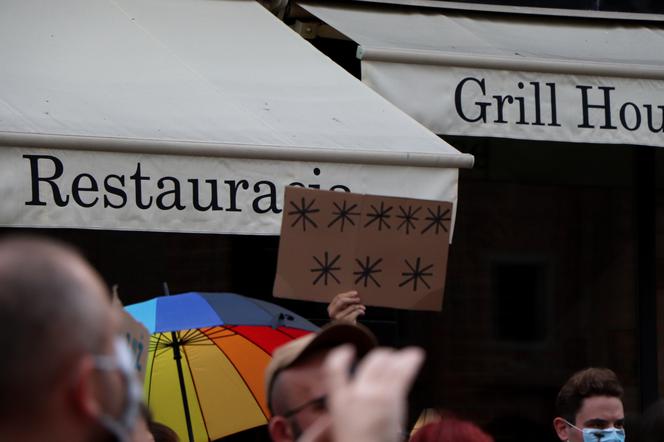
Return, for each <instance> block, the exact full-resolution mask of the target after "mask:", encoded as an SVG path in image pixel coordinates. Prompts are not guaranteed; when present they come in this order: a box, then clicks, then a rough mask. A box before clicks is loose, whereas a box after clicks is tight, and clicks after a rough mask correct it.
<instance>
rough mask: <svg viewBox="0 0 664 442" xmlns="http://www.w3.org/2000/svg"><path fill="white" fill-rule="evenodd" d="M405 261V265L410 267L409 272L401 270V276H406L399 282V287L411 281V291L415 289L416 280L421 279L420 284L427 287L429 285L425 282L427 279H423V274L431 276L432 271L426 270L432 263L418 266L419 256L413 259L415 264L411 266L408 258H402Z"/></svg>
mask: <svg viewBox="0 0 664 442" xmlns="http://www.w3.org/2000/svg"><path fill="white" fill-rule="evenodd" d="M404 261H405V262H406V265H407V266H408V268H410V272H403V273H402V274H401V276H407V277H408V278H406V279H405V280H404V281H403V282H402V283H401V284H399V287H403V286H405V285H406V284H408V283H410V282H412V283H413V291H417V281H422V284H424V285H425V286H427V288H428V289H430V288H431V287H430V286H429V284H428V283H427V281H426V280H425V279H424V277H425V276H431V275H433V273H431V272H427V270H429V269H430V268H431V267H433V264H429V265H428V266H426V267H424V268H420V258H417V260H416V261H415V266H413V265H412V264H411V263H410V262H408V260H407V259H406V260H404Z"/></svg>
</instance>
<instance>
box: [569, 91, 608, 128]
mask: <svg viewBox="0 0 664 442" xmlns="http://www.w3.org/2000/svg"><path fill="white" fill-rule="evenodd" d="M576 88H577V89H580V90H581V106H582V110H583V124H580V125H578V126H577V127H583V128H594V127H595V126H593V125H591V124H590V115H589V112H588V111H589V110H590V109H604V125H603V126H600V129H618V127H616V126H613V125H612V124H611V91H612V90H614V89H615V88H614V87H609V86H598V87H597V89H601V90H603V91H604V104H589V103H588V89H592V86H577V87H576Z"/></svg>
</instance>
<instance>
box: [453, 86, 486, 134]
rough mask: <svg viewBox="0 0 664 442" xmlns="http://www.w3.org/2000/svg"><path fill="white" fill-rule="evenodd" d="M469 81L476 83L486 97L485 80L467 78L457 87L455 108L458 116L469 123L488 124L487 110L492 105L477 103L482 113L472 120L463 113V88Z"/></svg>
mask: <svg viewBox="0 0 664 442" xmlns="http://www.w3.org/2000/svg"><path fill="white" fill-rule="evenodd" d="M469 81H472V82H474V83H476V84H477V85H479V86H480V91H482V95H486V89H485V86H484V79H481V80H478V79H477V78H473V77H466V78H464V79H463V80H461V81H460V82H459V84H458V85H457V87H456V90H455V91H454V106H455V108H456V111H457V115H459V117H461V119H463V120H464V121H467V122H469V123H476V122H478V121H482V122H483V123H486V108H487V107H488V106H491V103H487V102H483V101H476V102H475V104H476V105H477V106H479V108H480V112H479V114H478V115H477V117H475V118H470V117H468V116H467V115H466V113H465V112H464V111H463V102H462V101H461V94H462V92H463V88H464V86H465V84H466V83H467V82H469Z"/></svg>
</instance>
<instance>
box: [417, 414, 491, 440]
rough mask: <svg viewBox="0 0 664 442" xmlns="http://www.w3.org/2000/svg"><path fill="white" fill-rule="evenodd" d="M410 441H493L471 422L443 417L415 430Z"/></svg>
mask: <svg viewBox="0 0 664 442" xmlns="http://www.w3.org/2000/svg"><path fill="white" fill-rule="evenodd" d="M410 442H493V438H492V437H491V436H489V435H488V434H486V433H485V432H484V431H482V430H481V429H480V428H479V427H478V426H477V425H475V424H473V423H472V422H468V421H465V420H461V419H457V418H454V417H444V418H442V419H441V420H438V421H436V422H432V423H429V424H426V425H424V426H423V427H422V428H420V429H419V430H417V432H416V433H415V434H413V436H412V437H411V438H410Z"/></svg>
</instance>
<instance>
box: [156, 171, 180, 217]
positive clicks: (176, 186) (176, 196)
mask: <svg viewBox="0 0 664 442" xmlns="http://www.w3.org/2000/svg"><path fill="white" fill-rule="evenodd" d="M168 182H170V183H171V184H172V185H173V188H172V189H171V190H167V191H166V192H162V193H160V194H159V196H157V207H159V208H160V209H161V210H170V209H172V208H176V209H178V210H184V209H185V206H183V205H182V203H181V201H180V181H178V180H177V178H173V177H172V176H165V177H162V178H159V181H157V187H158V188H159V189H164V188H165V187H166V183H168ZM170 195H172V196H173V202H172V203H171V204H169V205H166V204H164V200H165V199H166V197H168V196H170Z"/></svg>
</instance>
